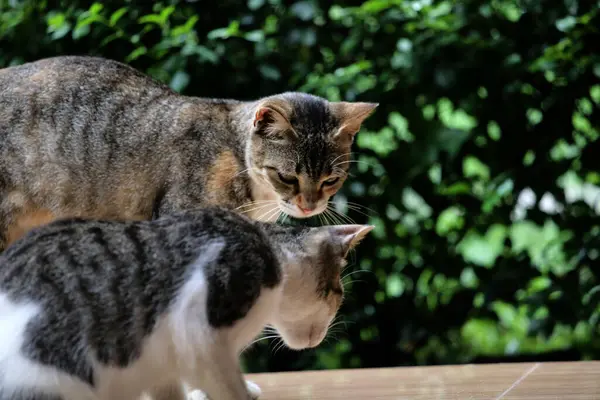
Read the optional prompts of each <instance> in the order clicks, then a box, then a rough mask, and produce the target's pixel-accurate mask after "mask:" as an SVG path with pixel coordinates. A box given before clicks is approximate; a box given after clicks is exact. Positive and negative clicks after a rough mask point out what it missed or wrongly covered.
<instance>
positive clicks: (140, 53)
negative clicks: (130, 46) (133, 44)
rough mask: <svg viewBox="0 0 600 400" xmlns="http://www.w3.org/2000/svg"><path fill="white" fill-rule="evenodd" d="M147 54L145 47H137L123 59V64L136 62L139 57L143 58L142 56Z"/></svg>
mask: <svg viewBox="0 0 600 400" xmlns="http://www.w3.org/2000/svg"><path fill="white" fill-rule="evenodd" d="M147 53H148V49H147V48H146V46H142V47H138V48H136V49H135V50H133V51H132V52H131V53H129V55H128V56H127V57H126V58H125V62H131V61H133V60H137V59H138V58H140V57H141V56H143V55H144V54H147Z"/></svg>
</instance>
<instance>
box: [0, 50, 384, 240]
mask: <svg viewBox="0 0 600 400" xmlns="http://www.w3.org/2000/svg"><path fill="white" fill-rule="evenodd" d="M376 106H377V104H375V103H360V102H328V101H327V100H325V99H322V98H320V97H316V96H312V95H308V94H304V93H297V92H286V93H282V94H278V95H273V96H269V97H266V98H262V99H259V100H256V101H236V100H222V99H205V98H196V97H187V96H183V95H180V94H178V93H176V92H174V91H173V90H171V89H170V88H169V87H168V86H166V85H163V84H161V83H159V82H156V81H154V80H152V79H151V78H150V77H148V76H146V75H144V74H142V73H141V72H139V71H137V70H135V69H133V68H131V67H129V66H127V65H125V64H122V63H119V62H117V61H113V60H108V59H104V58H98V57H84V56H60V57H53V58H47V59H42V60H39V61H36V62H31V63H27V64H23V65H20V66H14V67H9V68H5V69H0V251H1V250H2V249H3V248H4V247H6V245H8V244H10V243H12V242H14V241H15V240H17V239H18V238H19V237H21V236H22V235H23V234H24V233H26V232H27V231H28V230H30V229H32V228H33V227H35V226H39V225H42V224H45V223H48V222H50V221H52V220H55V219H57V218H67V217H85V218H103V219H119V220H133V219H135V220H148V219H152V218H156V217H159V216H160V215H163V214H165V213H168V212H173V211H178V210H186V209H190V208H196V207H201V206H208V205H220V206H224V207H227V208H230V209H237V210H238V212H242V213H244V214H246V215H248V216H250V217H251V218H253V219H260V220H265V221H267V220H268V221H275V220H277V218H278V217H279V216H280V215H282V214H285V215H291V216H292V217H295V218H307V217H311V216H314V215H317V214H319V213H322V212H323V211H325V209H326V208H327V206H328V201H329V199H330V198H331V196H333V195H334V194H335V193H336V192H337V191H338V190H339V189H340V187H341V186H342V184H343V183H344V181H345V179H346V177H347V174H348V166H349V163H350V154H351V145H352V143H353V141H354V137H355V135H356V133H357V132H358V131H359V129H360V128H361V124H362V123H363V121H364V120H365V118H367V117H368V116H369V115H370V114H371V113H372V112H373V111H374V109H375V108H376Z"/></svg>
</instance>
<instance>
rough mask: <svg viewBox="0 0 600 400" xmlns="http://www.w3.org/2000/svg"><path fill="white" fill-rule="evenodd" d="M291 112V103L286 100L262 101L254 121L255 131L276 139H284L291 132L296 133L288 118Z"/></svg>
mask: <svg viewBox="0 0 600 400" xmlns="http://www.w3.org/2000/svg"><path fill="white" fill-rule="evenodd" d="M290 113H291V110H290V109H289V105H288V104H287V103H285V102H279V101H265V102H262V103H260V104H259V105H258V107H257V108H256V111H255V113H254V120H253V121H252V126H253V127H254V132H255V133H258V134H262V135H265V136H266V137H272V138H274V139H284V138H286V137H288V136H289V135H290V134H295V132H294V130H293V129H292V125H291V124H290V121H289V119H288V118H289V117H288V116H289V115H290Z"/></svg>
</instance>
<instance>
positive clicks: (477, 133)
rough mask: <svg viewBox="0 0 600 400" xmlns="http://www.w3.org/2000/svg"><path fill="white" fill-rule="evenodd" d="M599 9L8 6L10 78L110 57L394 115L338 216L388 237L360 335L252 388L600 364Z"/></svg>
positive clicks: (175, 77)
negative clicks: (319, 378) (363, 374)
mask: <svg viewBox="0 0 600 400" xmlns="http://www.w3.org/2000/svg"><path fill="white" fill-rule="evenodd" d="M592 3H593V2H582V1H579V0H569V1H566V2H554V3H544V2H541V1H536V0H533V1H529V2H520V3H519V2H514V1H508V0H492V1H490V2H480V1H476V0H466V1H457V0H441V1H440V0H433V1H432V0H365V1H362V2H361V1H347V0H345V1H341V2H339V1H338V2H335V4H333V3H332V2H326V1H318V0H300V1H296V2H293V3H284V2H282V1H281V0H249V1H247V2H246V3H240V2H230V1H225V2H221V3H219V4H218V5H217V3H216V2H215V3H214V4H212V5H207V4H205V2H186V1H183V0H171V1H163V2H156V3H154V4H153V3H152V2H131V1H125V2H122V3H121V4H118V3H100V2H98V3H94V4H91V5H90V3H87V2H81V1H62V2H47V1H45V0H43V1H33V0H29V1H27V0H21V1H17V0H0V66H8V65H14V64H19V63H23V62H25V61H31V60H35V59H39V58H42V57H49V56H53V55H59V54H90V55H101V56H105V57H109V58H114V59H118V60H121V61H125V62H128V63H130V64H132V65H133V66H134V67H136V68H138V69H140V70H143V71H146V72H147V73H149V74H151V75H152V76H154V77H155V78H156V79H159V80H161V81H163V82H165V83H167V84H169V85H170V86H171V87H172V88H174V89H175V90H177V91H180V92H183V93H185V94H188V95H196V96H212V97H233V98H239V99H251V98H257V97H260V96H263V95H268V94H272V93H277V92H282V91H286V90H302V91H306V92H310V93H314V94H317V95H321V96H324V97H327V98H328V99H330V100H346V101H355V100H359V101H373V102H378V103H380V107H379V108H378V110H377V112H376V113H375V115H374V116H373V117H371V118H369V120H368V121H367V123H366V125H365V127H364V129H363V131H362V132H361V133H360V134H359V136H358V137H357V142H356V154H355V155H354V159H355V160H356V163H355V164H354V168H353V171H352V173H353V174H354V177H353V178H352V179H351V180H350V181H349V182H348V183H347V184H346V185H345V187H344V189H343V190H342V192H341V193H340V194H339V195H338V196H337V199H336V202H337V206H338V208H339V210H342V211H344V210H345V211H347V212H348V215H349V216H350V217H351V218H353V219H355V220H357V221H367V220H369V221H370V222H371V223H374V224H376V225H377V228H376V229H375V230H374V232H373V234H372V236H371V237H369V238H368V239H367V240H365V242H364V243H363V244H362V245H361V247H360V248H359V249H358V254H357V255H356V257H355V258H356V264H355V265H353V266H351V267H349V268H350V270H349V272H351V273H352V275H348V277H347V278H346V279H345V281H346V282H347V289H348V291H349V293H348V296H347V299H346V302H345V305H344V308H343V320H344V321H346V322H347V323H346V324H340V325H337V326H336V327H335V328H334V329H335V330H336V331H337V333H336V336H337V337H336V339H335V340H329V341H328V342H327V343H326V344H324V345H323V346H322V347H320V348H319V349H317V350H316V351H311V352H302V353H292V352H288V351H285V350H282V351H278V352H277V353H276V354H274V355H273V354H272V353H273V352H272V351H270V350H269V348H268V346H267V345H266V344H264V343H263V344H259V345H258V346H256V347H255V348H254V349H253V350H251V351H250V352H249V353H248V356H247V357H246V363H247V364H246V366H247V368H248V369H250V370H255V371H258V370H285V369H299V368H342V367H344V368H345V367H370V366H387V365H401V364H414V363H419V364H435V363H456V362H472V361H474V362H477V361H485V360H491V359H503V360H515V359H526V358H527V357H529V358H532V359H535V358H536V357H542V356H544V354H545V355H546V357H549V358H551V359H561V358H562V359H581V358H598V357H600V331H599V329H600V328H599V326H600V325H599V322H600V279H599V278H600V266H598V263H599V261H600V260H599V258H600V246H599V245H600V243H599V239H598V238H599V235H600V218H599V217H598V213H599V212H600V206H599V205H598V204H600V202H599V199H600V188H599V187H598V185H600V170H599V167H598V165H599V164H598V163H597V162H596V158H597V155H598V154H600V153H599V151H598V150H599V149H600V146H598V137H599V132H598V118H597V117H598V108H599V107H600V85H599V84H598V82H599V79H600V55H599V53H598V52H597V43H598V42H599V40H600V37H599V35H598V27H599V26H600V18H599V16H598V4H597V3H596V4H592ZM357 204H359V205H360V206H357ZM365 214H366V215H365ZM519 356H521V358H518V357H519ZM524 357H525V358H524Z"/></svg>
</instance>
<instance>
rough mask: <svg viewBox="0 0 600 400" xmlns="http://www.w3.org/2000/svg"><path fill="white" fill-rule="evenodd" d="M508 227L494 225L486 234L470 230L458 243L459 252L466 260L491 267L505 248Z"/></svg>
mask: <svg viewBox="0 0 600 400" xmlns="http://www.w3.org/2000/svg"><path fill="white" fill-rule="evenodd" d="M505 238H506V227H505V226H503V225H498V224H494V225H492V226H491V227H490V228H489V229H488V231H487V233H486V234H485V236H481V235H479V234H478V233H477V232H475V231H474V230H470V231H469V232H468V233H467V235H466V236H465V237H464V238H463V239H462V240H461V241H460V243H459V244H458V245H457V250H458V252H459V253H460V254H461V255H462V256H463V258H464V259H465V261H467V262H470V263H473V264H475V265H478V266H481V267H486V268H491V267H493V266H494V263H495V262H496V259H497V258H498V257H499V256H500V254H501V253H502V251H503V249H504V240H505Z"/></svg>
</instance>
